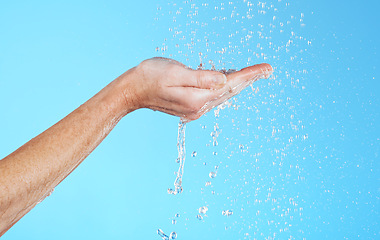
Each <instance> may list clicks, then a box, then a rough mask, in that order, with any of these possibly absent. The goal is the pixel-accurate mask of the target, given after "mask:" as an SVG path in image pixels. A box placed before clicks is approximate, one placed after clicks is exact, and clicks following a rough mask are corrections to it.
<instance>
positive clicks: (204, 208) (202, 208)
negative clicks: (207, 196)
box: [198, 206, 208, 214]
mask: <svg viewBox="0 0 380 240" xmlns="http://www.w3.org/2000/svg"><path fill="white" fill-rule="evenodd" d="M198 211H199V213H201V214H206V213H207V211H208V207H206V206H203V207H200V208H199V209H198Z"/></svg>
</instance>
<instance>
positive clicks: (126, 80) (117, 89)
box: [104, 68, 142, 118]
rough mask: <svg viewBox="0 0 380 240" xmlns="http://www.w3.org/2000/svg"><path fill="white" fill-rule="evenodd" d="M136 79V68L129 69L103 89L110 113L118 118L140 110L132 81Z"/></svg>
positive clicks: (136, 90)
mask: <svg viewBox="0 0 380 240" xmlns="http://www.w3.org/2000/svg"><path fill="white" fill-rule="evenodd" d="M136 78H137V74H136V68H131V69H129V70H128V71H126V72H125V73H123V74H122V75H120V76H119V77H117V78H116V79H115V80H113V81H112V82H111V83H110V84H109V85H108V86H107V87H105V88H104V90H105V92H106V98H107V102H108V105H109V106H110V109H111V111H113V112H114V115H115V116H116V117H118V118H122V117H124V116H125V115H127V114H128V113H130V112H133V111H134V110H137V109H139V108H141V107H142V106H141V101H140V100H139V98H138V96H139V94H138V92H139V90H140V89H137V88H136V86H135V84H134V82H135V81H134V80H135V79H136Z"/></svg>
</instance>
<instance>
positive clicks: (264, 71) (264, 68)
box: [239, 63, 273, 78]
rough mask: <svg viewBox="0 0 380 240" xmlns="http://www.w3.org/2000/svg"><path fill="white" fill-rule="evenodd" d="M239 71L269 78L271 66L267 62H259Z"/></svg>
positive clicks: (271, 70) (271, 71)
mask: <svg viewBox="0 0 380 240" xmlns="http://www.w3.org/2000/svg"><path fill="white" fill-rule="evenodd" d="M239 72H240V73H246V74H249V75H256V76H259V78H269V77H270V75H272V73H273V68H272V66H271V65H270V64H268V63H260V64H256V65H253V66H249V67H246V68H243V69H241V70H240V71H239Z"/></svg>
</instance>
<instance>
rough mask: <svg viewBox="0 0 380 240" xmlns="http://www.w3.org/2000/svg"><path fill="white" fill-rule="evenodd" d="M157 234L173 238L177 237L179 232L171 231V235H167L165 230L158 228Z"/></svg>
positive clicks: (164, 237) (168, 239) (163, 237)
mask: <svg viewBox="0 0 380 240" xmlns="http://www.w3.org/2000/svg"><path fill="white" fill-rule="evenodd" d="M157 234H158V235H159V236H160V237H161V238H162V239H163V240H172V239H176V238H177V233H176V232H171V233H170V235H169V236H168V235H166V234H165V233H164V231H162V230H161V229H158V230H157Z"/></svg>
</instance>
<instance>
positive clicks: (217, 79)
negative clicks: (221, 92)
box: [213, 74, 227, 85]
mask: <svg viewBox="0 0 380 240" xmlns="http://www.w3.org/2000/svg"><path fill="white" fill-rule="evenodd" d="M213 81H214V84H215V85H224V84H226V82H227V77H226V75H224V74H218V75H214V78H213Z"/></svg>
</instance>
